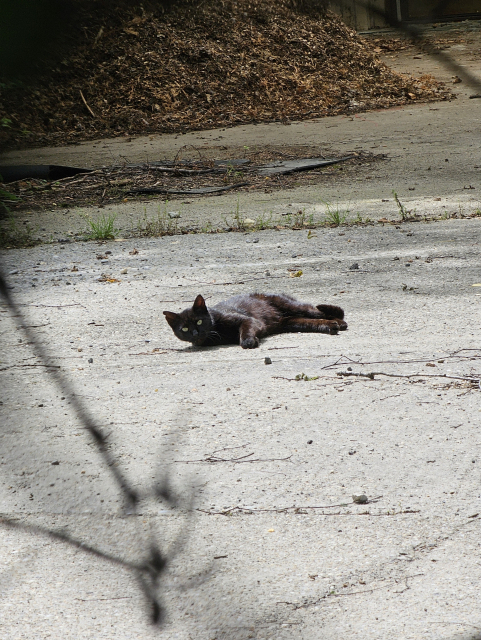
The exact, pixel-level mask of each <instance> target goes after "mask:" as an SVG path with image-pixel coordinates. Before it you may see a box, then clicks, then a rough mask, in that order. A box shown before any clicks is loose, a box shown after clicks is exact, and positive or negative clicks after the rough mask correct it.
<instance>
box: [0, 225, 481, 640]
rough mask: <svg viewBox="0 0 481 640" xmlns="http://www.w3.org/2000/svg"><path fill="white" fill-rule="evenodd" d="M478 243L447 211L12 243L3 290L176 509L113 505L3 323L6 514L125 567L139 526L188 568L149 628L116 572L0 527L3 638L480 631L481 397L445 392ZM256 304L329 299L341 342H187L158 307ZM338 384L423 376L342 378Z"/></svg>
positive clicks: (105, 476)
mask: <svg viewBox="0 0 481 640" xmlns="http://www.w3.org/2000/svg"><path fill="white" fill-rule="evenodd" d="M480 230H481V221H480V220H479V219H472V220H446V221H442V222H435V223H412V224H405V225H402V226H401V227H400V228H397V227H396V226H395V225H385V226H382V225H377V226H375V227H372V226H368V227H363V228H354V227H351V228H345V229H340V228H337V229H320V230H317V231H316V232H315V235H314V237H311V238H310V239H308V232H307V231H287V230H284V231H263V232H257V233H249V234H221V235H207V236H206V235H190V236H176V237H169V238H162V239H151V240H149V239H143V240H141V241H139V240H135V241H134V240H126V241H123V242H110V243H107V244H104V245H96V244H93V243H72V244H67V245H62V246H58V245H44V246H39V247H36V248H32V249H26V250H19V251H9V252H7V253H6V254H5V255H4V260H5V264H6V270H7V273H9V274H10V275H9V276H8V278H9V282H10V286H11V287H13V288H12V289H11V293H12V295H13V296H14V297H15V299H16V301H17V303H19V304H20V305H21V309H22V311H23V312H24V313H25V314H26V322H27V324H28V325H29V326H32V327H34V328H33V329H32V331H34V332H35V334H36V336H37V337H38V339H39V340H40V341H41V342H42V343H43V344H45V345H46V348H47V350H48V352H49V353H50V355H51V358H52V359H51V361H50V363H51V364H54V365H57V366H60V368H61V369H60V371H61V372H63V373H64V374H65V375H66V376H67V377H68V379H69V380H70V381H71V383H72V384H73V387H74V393H75V394H76V397H77V398H79V399H80V401H81V402H83V403H85V405H86V406H87V407H88V410H89V411H90V412H91V414H92V415H93V416H94V418H95V420H96V421H97V422H98V424H99V425H101V426H102V428H103V430H104V432H105V433H107V434H108V435H109V443H110V445H109V446H110V452H111V454H112V455H113V456H114V458H115V459H116V460H117V465H118V468H119V469H120V470H121V471H122V472H124V473H125V474H126V476H127V478H128V479H129V481H130V482H131V483H132V485H133V486H134V487H135V488H137V489H140V488H142V487H143V488H144V489H147V488H148V487H149V486H150V485H151V483H152V482H154V480H155V478H156V477H157V476H158V470H159V465H160V467H161V469H167V470H168V474H169V476H170V478H171V482H172V485H173V487H174V488H175V490H176V491H177V492H178V494H179V496H180V498H179V500H180V503H179V505H180V506H179V507H178V508H172V506H170V505H168V504H166V503H161V504H160V505H159V504H156V503H154V502H153V501H148V500H146V501H143V502H142V503H141V504H140V507H139V510H138V513H137V514H135V515H125V514H124V513H123V511H122V504H123V501H122V496H121V494H120V492H119V490H118V488H117V487H116V485H115V483H114V481H113V479H112V475H111V474H110V473H109V470H108V468H106V466H105V465H104V464H103V462H102V461H101V459H100V457H99V454H98V453H97V452H96V449H95V446H94V444H92V440H91V439H90V438H89V437H88V436H87V435H86V434H85V433H84V431H83V429H82V425H81V424H80V423H79V420H78V418H77V417H76V416H75V415H74V413H73V411H72V404H71V401H72V398H71V397H70V396H67V395H66V394H65V393H64V392H63V391H61V390H60V389H58V388H56V387H55V386H54V382H53V375H52V374H51V373H48V369H47V368H45V367H42V366H38V365H40V364H41V363H40V362H39V360H38V359H37V358H36V356H35V354H34V352H33V347H32V345H31V344H28V343H27V342H26V338H25V335H23V334H22V332H21V330H19V329H16V328H15V324H14V318H12V317H11V313H10V312H9V311H8V310H7V309H6V308H5V307H4V306H3V307H2V309H1V311H2V313H1V316H0V318H1V331H2V342H3V345H4V347H3V349H4V353H3V354H2V357H1V361H2V371H1V375H2V378H3V379H2V384H1V388H2V403H3V404H2V405H1V406H0V410H1V412H2V425H3V429H2V448H1V456H2V459H1V465H0V473H1V493H2V503H1V504H2V506H1V513H2V515H3V516H6V517H9V518H13V519H15V520H16V521H17V522H18V523H21V524H24V525H34V524H36V525H43V526H47V527H53V528H55V529H62V528H64V527H65V528H66V530H67V531H68V532H69V533H70V534H71V535H73V536H75V537H76V538H77V539H80V540H83V541H85V542H86V543H88V544H90V545H93V546H95V547H96V548H98V549H101V550H103V551H104V552H107V553H111V554H119V555H120V556H121V557H122V558H124V559H127V560H129V561H136V560H141V559H143V558H144V557H145V554H146V553H147V551H146V549H147V548H148V536H149V532H150V531H154V532H155V534H156V535H158V536H159V538H160V540H161V544H162V548H163V549H165V548H166V547H167V546H168V545H169V544H172V545H174V546H173V548H174V549H177V551H178V553H177V555H175V557H174V558H173V560H172V562H171V564H170V565H169V569H168V572H167V573H166V574H165V575H164V577H163V579H162V580H161V582H160V586H159V591H160V594H161V598H162V601H163V603H164V605H165V608H166V611H167V614H168V623H167V625H166V626H165V627H164V628H163V629H162V630H161V631H160V632H156V631H154V630H153V628H152V627H151V626H150V625H149V624H148V622H147V616H146V610H145V603H144V599H143V596H142V593H141V591H140V589H139V587H138V584H137V582H136V579H135V576H134V575H132V573H131V572H129V571H128V570H126V569H124V568H120V567H117V566H114V565H112V564H111V563H109V562H106V561H104V560H100V559H98V558H94V557H92V556H89V555H88V554H87V553H86V552H85V551H83V550H82V549H78V548H72V547H69V546H68V545H66V544H64V543H62V542H58V541H52V540H51V539H49V538H48V537H45V536H42V535H33V534H32V533H30V532H28V531H26V532H18V531H16V530H10V529H6V528H1V529H0V537H1V546H2V552H1V554H0V563H1V574H0V576H1V577H0V585H1V591H2V598H1V603H0V610H1V613H0V629H1V635H2V637H3V638H28V639H33V638H48V637H62V638H65V639H70V638H72V639H74V638H75V639H77V638H109V639H110V638H112V639H113V638H115V639H124V638H150V637H161V638H166V639H167V638H168V639H169V640H170V639H171V638H172V639H173V638H179V639H180V638H181V639H185V640H187V639H188V638H202V639H203V638H206V639H209V638H218V639H220V638H235V639H238V638H239V639H240V638H268V637H272V638H302V639H311V638H312V640H315V639H316V640H317V639H318V638H326V639H330V638H332V639H334V638H336V639H338V638H340V637H342V638H345V639H351V638H369V639H370V640H372V639H377V638H379V639H381V638H382V639H385V638H387V637H393V638H394V637H395V638H423V639H424V638H436V639H439V638H473V637H475V635H474V634H475V633H477V632H478V631H477V630H478V629H479V627H481V618H480V610H479V584H480V578H481V562H480V560H479V545H480V542H479V539H480V537H479V526H480V524H479V523H480V517H479V515H478V513H481V495H480V493H481V492H480V483H479V480H480V477H479V476H480V466H481V459H480V453H479V452H480V436H479V416H480V413H479V411H480V410H481V403H480V391H479V385H477V384H476V385H474V384H471V383H469V382H467V381H465V380H458V379H452V378H449V377H448V378H446V377H442V376H452V377H453V378H456V377H460V378H463V377H467V378H470V377H473V378H476V379H478V378H479V376H480V373H481V371H480V366H479V363H480V359H481V350H480V342H479V337H480V336H479V327H480V326H481V317H480V316H481V314H480V309H479V304H480V303H479V300H480V297H479V293H478V292H480V293H481V288H478V287H474V286H473V285H476V284H478V285H480V284H481V272H480V266H479V265H480V244H479V243H480ZM311 235H312V234H311ZM134 249H137V251H138V253H134V254H132V253H131V252H132V251H133V250H134ZM108 251H110V252H111V253H107V252H108ZM98 255H103V256H107V257H105V258H104V259H103V260H100V259H97V256H98ZM354 263H357V264H358V266H359V268H358V269H353V270H350V269H349V267H351V266H352V265H353V264H354ZM294 268H295V269H296V270H302V272H303V275H302V276H300V277H297V278H293V277H290V275H289V274H290V273H292V272H290V271H289V269H294ZM125 270H126V271H125ZM266 272H269V275H266ZM101 274H106V275H107V276H110V279H111V280H117V281H118V282H106V281H104V282H99V278H102V275H101ZM253 290H258V291H271V292H273V291H284V292H287V293H290V294H292V295H295V296H296V297H298V298H300V299H302V300H306V301H310V302H314V303H321V302H331V303H334V304H339V305H341V306H342V307H343V308H344V309H345V311H346V319H347V321H348V323H349V329H348V331H346V332H342V333H340V334H339V335H338V336H327V335H316V334H285V335H281V336H273V337H270V338H268V339H266V340H265V341H263V343H262V345H261V346H260V348H259V349H256V350H247V351H246V350H242V349H241V348H240V347H238V346H230V347H222V348H211V349H198V348H189V347H186V346H185V345H184V344H183V343H182V342H179V341H178V340H177V339H176V338H175V336H174V334H173V333H172V331H171V330H170V328H169V327H168V325H167V323H166V322H165V319H164V316H163V315H162V311H163V310H164V309H168V310H172V311H178V310H180V309H182V308H185V307H186V306H188V305H189V304H191V303H192V301H193V300H194V298H195V296H196V295H197V294H198V293H202V294H203V295H204V296H205V297H206V299H207V301H208V303H209V302H210V303H215V302H216V301H218V300H220V299H222V298H224V297H227V296H228V295H230V294H234V293H239V292H247V291H253ZM266 356H268V357H270V358H271V360H272V364H271V365H266V364H264V358H265V357H266ZM89 360H92V362H89ZM348 367H350V368H351V370H352V371H351V372H353V373H370V372H383V373H385V374H397V375H403V376H406V375H409V374H416V377H414V378H405V377H387V376H382V375H376V376H375V377H374V380H371V379H369V378H362V377H341V376H338V375H337V373H338V372H342V371H347V370H348ZM299 374H305V375H306V376H307V377H308V378H315V379H312V380H308V381H306V380H301V381H298V380H296V376H298V375H299ZM433 376H435V377H433ZM436 376H439V377H436ZM243 456H247V457H245V458H244V457H243ZM207 458H208V459H207ZM236 458H239V460H237V461H236V460H235V459H236ZM56 462H58V464H53V463H56ZM192 492H193V493H194V494H195V503H194V506H195V510H194V511H193V512H192V513H191V514H190V515H189V512H188V510H187V504H188V500H189V496H190V495H191V494H192ZM360 494H365V495H366V496H367V497H368V499H369V503H367V504H354V503H353V501H352V496H353V495H360ZM197 509H200V511H199V510H197ZM232 509H234V510H232ZM222 512H224V513H225V512H227V515H225V514H223V513H222ZM179 531H183V532H186V533H188V535H187V538H186V540H184V541H183V546H178V545H177V546H175V543H174V541H175V540H176V539H177V536H178V533H179Z"/></svg>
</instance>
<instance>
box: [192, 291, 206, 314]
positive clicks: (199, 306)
mask: <svg viewBox="0 0 481 640" xmlns="http://www.w3.org/2000/svg"><path fill="white" fill-rule="evenodd" d="M192 309H193V310H194V311H207V307H206V306H205V300H204V298H203V297H202V296H201V295H200V294H199V295H198V296H197V298H196V299H195V300H194V305H193V307H192Z"/></svg>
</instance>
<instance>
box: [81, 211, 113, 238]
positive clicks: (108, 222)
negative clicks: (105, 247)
mask: <svg viewBox="0 0 481 640" xmlns="http://www.w3.org/2000/svg"><path fill="white" fill-rule="evenodd" d="M84 217H85V220H86V221H87V224H88V226H89V230H88V231H87V235H86V238H87V240H112V239H113V238H115V234H116V233H118V231H119V230H118V229H116V228H115V226H114V225H115V220H116V218H117V214H116V213H109V214H108V215H105V213H103V214H102V215H101V216H100V217H99V218H97V219H96V220H94V219H93V218H91V217H90V216H88V215H86V216H84Z"/></svg>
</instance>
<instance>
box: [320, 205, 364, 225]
mask: <svg viewBox="0 0 481 640" xmlns="http://www.w3.org/2000/svg"><path fill="white" fill-rule="evenodd" d="M323 204H324V206H325V207H326V217H325V222H327V223H328V224H334V225H336V227H338V226H340V225H341V224H344V223H345V222H346V219H347V216H348V215H349V208H347V209H346V210H345V211H342V210H341V209H340V208H339V205H338V204H337V205H336V206H334V205H332V204H331V203H330V202H323ZM358 215H359V214H358ZM361 220H362V218H361Z"/></svg>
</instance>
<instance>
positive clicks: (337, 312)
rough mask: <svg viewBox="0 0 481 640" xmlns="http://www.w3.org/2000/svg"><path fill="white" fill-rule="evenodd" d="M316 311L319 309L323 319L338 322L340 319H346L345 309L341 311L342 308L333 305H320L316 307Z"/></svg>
mask: <svg viewBox="0 0 481 640" xmlns="http://www.w3.org/2000/svg"><path fill="white" fill-rule="evenodd" d="M316 309H319V311H320V312H321V313H322V314H323V315H322V317H323V318H328V319H330V320H333V319H336V320H337V319H338V318H339V319H340V320H342V319H343V318H344V309H341V307H336V306H335V305H333V304H318V305H316Z"/></svg>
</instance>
